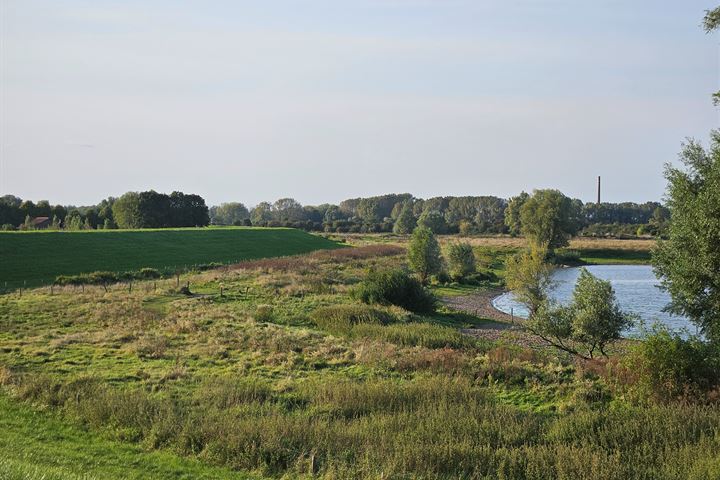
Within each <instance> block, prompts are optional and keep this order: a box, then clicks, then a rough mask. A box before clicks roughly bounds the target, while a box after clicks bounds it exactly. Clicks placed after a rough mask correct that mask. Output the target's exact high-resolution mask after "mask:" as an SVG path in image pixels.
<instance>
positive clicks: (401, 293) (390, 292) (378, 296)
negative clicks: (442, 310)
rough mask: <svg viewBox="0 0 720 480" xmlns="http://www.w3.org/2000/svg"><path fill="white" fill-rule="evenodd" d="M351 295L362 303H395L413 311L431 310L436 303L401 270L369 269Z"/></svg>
mask: <svg viewBox="0 0 720 480" xmlns="http://www.w3.org/2000/svg"><path fill="white" fill-rule="evenodd" d="M353 296H354V297H355V298H357V299H358V300H360V301H362V302H364V303H377V304H380V305H397V306H398V307H402V308H404V309H405V310H409V311H411V312H415V313H430V312H433V311H435V305H436V299H435V297H434V296H433V295H432V294H431V293H430V292H428V291H427V290H426V289H425V287H423V285H422V284H421V283H420V282H419V281H418V280H417V279H415V278H413V277H411V276H410V275H408V274H407V273H406V272H404V271H402V270H387V271H381V272H379V271H370V272H369V273H368V275H367V277H365V280H363V281H362V282H361V283H360V284H359V285H358V286H357V288H356V289H355V290H354V291H353Z"/></svg>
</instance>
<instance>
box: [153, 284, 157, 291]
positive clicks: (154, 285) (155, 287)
mask: <svg viewBox="0 0 720 480" xmlns="http://www.w3.org/2000/svg"><path fill="white" fill-rule="evenodd" d="M156 291H157V282H153V292H156Z"/></svg>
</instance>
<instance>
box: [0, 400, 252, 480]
mask: <svg viewBox="0 0 720 480" xmlns="http://www.w3.org/2000/svg"><path fill="white" fill-rule="evenodd" d="M114 478H117V479H148V480H149V479H208V480H209V479H237V480H240V479H249V478H256V477H249V476H248V475H245V474H240V473H238V472H233V471H230V470H227V469H223V468H217V467H212V466H208V465H206V464H203V463H200V462H198V461H195V460H192V459H187V458H182V457H179V456H177V455H173V454H171V453H168V452H157V451H156V452H146V451H144V450H143V449H142V448H140V447H139V446H138V445H137V444H129V443H124V442H118V441H112V440H108V439H105V438H102V437H101V436H99V435H97V434H92V433H89V432H86V431H84V430H81V429H79V428H76V427H73V426H70V425H68V424H66V423H64V422H62V421H61V420H59V419H58V418H57V416H56V415H53V414H52V413H49V412H40V411H35V410H33V409H31V408H29V407H27V406H21V405H18V404H17V403H15V402H13V401H12V400H10V399H9V398H8V397H7V396H5V395H0V480H10V479H13V480H14V479H23V480H41V479H42V480H56V479H68V480H76V479H77V480H79V479H84V480H91V479H114Z"/></svg>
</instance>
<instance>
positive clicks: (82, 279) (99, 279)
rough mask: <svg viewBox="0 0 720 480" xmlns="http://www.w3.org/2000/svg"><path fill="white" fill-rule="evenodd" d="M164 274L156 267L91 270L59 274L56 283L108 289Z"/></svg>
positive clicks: (160, 276) (159, 276)
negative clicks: (73, 273) (76, 273)
mask: <svg viewBox="0 0 720 480" xmlns="http://www.w3.org/2000/svg"><path fill="white" fill-rule="evenodd" d="M162 277H163V274H162V273H161V272H160V271H159V270H157V269H155V268H141V269H140V270H137V271H129V272H121V273H117V272H91V273H81V274H79V275H59V276H57V277H55V281H54V284H55V285H60V286H65V285H70V286H80V285H100V286H102V287H104V288H105V290H107V287H108V286H110V285H112V284H115V283H119V282H129V281H132V280H152V279H155V278H162Z"/></svg>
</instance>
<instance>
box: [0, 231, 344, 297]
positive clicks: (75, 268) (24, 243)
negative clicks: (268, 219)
mask: <svg viewBox="0 0 720 480" xmlns="http://www.w3.org/2000/svg"><path fill="white" fill-rule="evenodd" d="M337 247H338V244H336V243H334V242H331V241H330V240H327V239H325V238H322V237H319V236H316V235H310V234H309V233H306V232H303V231H301V230H295V229H289V228H185V229H162V230H92V231H80V232H48V231H45V232H2V233H0V286H2V285H4V282H7V284H8V287H11V288H12V287H18V286H21V285H22V283H23V281H26V282H27V285H28V286H38V285H43V284H48V283H50V282H51V281H52V280H53V279H54V278H55V277H56V276H57V275H72V274H77V273H84V272H92V271H97V270H110V271H125V270H137V269H139V268H143V267H152V268H157V269H164V268H171V269H172V268H175V267H177V268H180V269H182V268H184V267H185V266H187V267H190V266H192V265H196V264H201V263H210V262H222V263H227V262H235V261H239V260H248V259H255V258H266V257H278V256H284V255H295V254H299V253H306V252H310V251H313V250H320V249H328V248H337Z"/></svg>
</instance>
